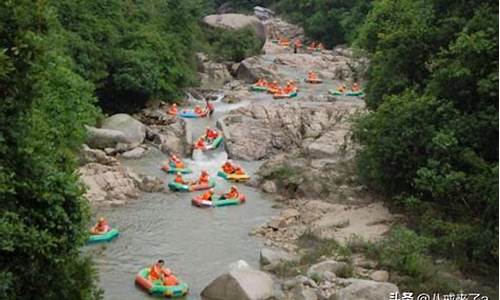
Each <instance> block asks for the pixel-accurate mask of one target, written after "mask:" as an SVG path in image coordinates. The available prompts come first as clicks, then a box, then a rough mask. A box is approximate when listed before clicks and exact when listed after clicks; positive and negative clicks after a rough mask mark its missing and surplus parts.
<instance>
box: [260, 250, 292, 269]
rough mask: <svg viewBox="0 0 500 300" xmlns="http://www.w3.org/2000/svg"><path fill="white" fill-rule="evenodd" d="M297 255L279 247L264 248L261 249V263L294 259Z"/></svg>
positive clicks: (273, 263) (267, 263) (274, 263)
mask: <svg viewBox="0 0 500 300" xmlns="http://www.w3.org/2000/svg"><path fill="white" fill-rule="evenodd" d="M294 260H297V257H296V256H294V255H292V254H290V253H287V252H285V251H283V250H279V249H271V248H263V249H262V250H260V264H261V265H262V266H267V265H276V264H278V263H282V262H287V261H294Z"/></svg>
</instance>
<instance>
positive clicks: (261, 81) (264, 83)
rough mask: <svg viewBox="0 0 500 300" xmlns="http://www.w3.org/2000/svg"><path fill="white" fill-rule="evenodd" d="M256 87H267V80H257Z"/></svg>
mask: <svg viewBox="0 0 500 300" xmlns="http://www.w3.org/2000/svg"><path fill="white" fill-rule="evenodd" d="M255 85H256V86H267V81H266V80H265V79H262V78H260V79H259V80H257V82H256V83H255Z"/></svg>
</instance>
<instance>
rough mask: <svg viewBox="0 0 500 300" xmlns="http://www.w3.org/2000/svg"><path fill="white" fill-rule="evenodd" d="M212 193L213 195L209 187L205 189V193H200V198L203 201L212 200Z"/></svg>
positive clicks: (212, 190)
mask: <svg viewBox="0 0 500 300" xmlns="http://www.w3.org/2000/svg"><path fill="white" fill-rule="evenodd" d="M213 195H214V189H213V188H211V189H209V190H208V191H206V192H205V193H203V195H201V199H202V200H205V201H212V197H213Z"/></svg>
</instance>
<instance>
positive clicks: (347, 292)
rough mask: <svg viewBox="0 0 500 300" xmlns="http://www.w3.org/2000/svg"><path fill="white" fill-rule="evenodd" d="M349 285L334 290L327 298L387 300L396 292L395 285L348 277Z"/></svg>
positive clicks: (335, 299)
mask: <svg viewBox="0 0 500 300" xmlns="http://www.w3.org/2000/svg"><path fill="white" fill-rule="evenodd" d="M348 283H349V285H348V286H346V287H345V288H342V289H340V290H338V291H337V292H335V293H334V294H333V295H332V296H331V297H330V299H329V300H387V299H389V297H390V295H391V293H398V292H399V289H398V287H397V286H396V285H394V284H392V283H387V282H376V281H371V280H362V279H353V278H350V279H348Z"/></svg>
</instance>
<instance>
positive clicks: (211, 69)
mask: <svg viewBox="0 0 500 300" xmlns="http://www.w3.org/2000/svg"><path fill="white" fill-rule="evenodd" d="M196 58H197V62H198V77H199V79H200V82H201V86H202V87H209V86H211V85H212V84H217V83H219V84H221V83H225V82H228V81H230V80H232V79H233V77H232V76H231V74H230V73H229V70H228V68H227V66H226V65H225V64H223V63H218V62H214V61H212V60H210V59H209V58H208V57H207V56H206V55H204V54H203V53H197V54H196Z"/></svg>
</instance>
